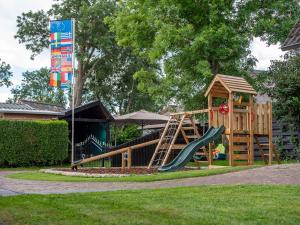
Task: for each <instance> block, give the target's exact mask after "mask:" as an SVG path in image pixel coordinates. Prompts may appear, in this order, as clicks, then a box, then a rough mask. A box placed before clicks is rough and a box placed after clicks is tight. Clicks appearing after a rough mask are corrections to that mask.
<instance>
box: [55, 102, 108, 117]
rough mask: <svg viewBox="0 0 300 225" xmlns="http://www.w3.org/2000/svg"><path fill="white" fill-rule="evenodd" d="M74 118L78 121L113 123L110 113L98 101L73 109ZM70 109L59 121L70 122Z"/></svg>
mask: <svg viewBox="0 0 300 225" xmlns="http://www.w3.org/2000/svg"><path fill="white" fill-rule="evenodd" d="M74 117H75V119H76V118H80V119H95V121H96V120H97V119H99V120H103V121H107V122H108V121H113V120H114V118H113V116H112V115H111V114H110V112H109V111H108V110H107V109H106V108H105V106H104V105H103V104H102V102H101V101H100V100H96V101H92V102H88V103H86V104H84V105H81V106H78V107H76V108H75V109H74ZM71 118H72V109H69V110H68V111H66V112H65V114H64V115H63V116H61V117H60V119H65V120H71Z"/></svg>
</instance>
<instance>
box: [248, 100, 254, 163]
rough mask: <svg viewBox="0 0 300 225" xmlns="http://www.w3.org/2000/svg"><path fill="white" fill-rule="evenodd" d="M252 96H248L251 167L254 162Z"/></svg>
mask: <svg viewBox="0 0 300 225" xmlns="http://www.w3.org/2000/svg"><path fill="white" fill-rule="evenodd" d="M253 108H254V107H253V95H250V96H249V116H248V120H249V130H250V137H249V160H248V161H249V164H250V165H253V161H254V144H253V138H254V129H253V128H254V126H253V122H254V121H253V120H252V115H251V113H252V110H253Z"/></svg>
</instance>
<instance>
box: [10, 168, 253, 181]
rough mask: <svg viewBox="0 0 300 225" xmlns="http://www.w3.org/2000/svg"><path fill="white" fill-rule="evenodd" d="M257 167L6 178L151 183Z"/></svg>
mask: <svg viewBox="0 0 300 225" xmlns="http://www.w3.org/2000/svg"><path fill="white" fill-rule="evenodd" d="M256 167H257V166H248V167H246V166H237V167H224V168H218V169H210V170H208V169H206V170H188V171H177V172H167V173H155V174H151V175H130V176H127V177H102V178H91V177H75V176H64V175H56V174H49V173H43V172H39V171H32V172H20V173H13V174H8V175H6V177H8V178H14V179H25V180H44V181H66V182H87V181H90V182H151V181H159V180H173V179H180V178H188V177H203V176H210V175H216V174H224V173H230V172H235V171H240V170H245V169H251V168H256Z"/></svg>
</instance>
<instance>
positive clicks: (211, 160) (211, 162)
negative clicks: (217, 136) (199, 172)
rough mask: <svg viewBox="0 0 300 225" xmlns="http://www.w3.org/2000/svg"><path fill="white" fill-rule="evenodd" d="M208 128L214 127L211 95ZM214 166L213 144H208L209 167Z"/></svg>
mask: <svg viewBox="0 0 300 225" xmlns="http://www.w3.org/2000/svg"><path fill="white" fill-rule="evenodd" d="M207 101H208V110H209V113H208V127H211V126H212V118H211V112H212V95H211V93H209V94H208V99H207ZM212 164H213V154H212V146H211V143H209V144H208V165H209V166H211V165H212Z"/></svg>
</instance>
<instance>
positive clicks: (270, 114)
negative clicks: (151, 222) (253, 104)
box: [268, 102, 279, 165]
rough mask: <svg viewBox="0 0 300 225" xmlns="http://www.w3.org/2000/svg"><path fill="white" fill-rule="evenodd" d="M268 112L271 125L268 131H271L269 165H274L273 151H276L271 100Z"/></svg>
mask: <svg viewBox="0 0 300 225" xmlns="http://www.w3.org/2000/svg"><path fill="white" fill-rule="evenodd" d="M268 114H269V127H268V133H269V146H270V148H269V165H272V160H273V158H272V153H273V151H274V148H275V147H274V146H273V128H272V121H273V118H272V103H271V102H269V103H268ZM276 157H277V158H278V162H279V157H278V156H276Z"/></svg>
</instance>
